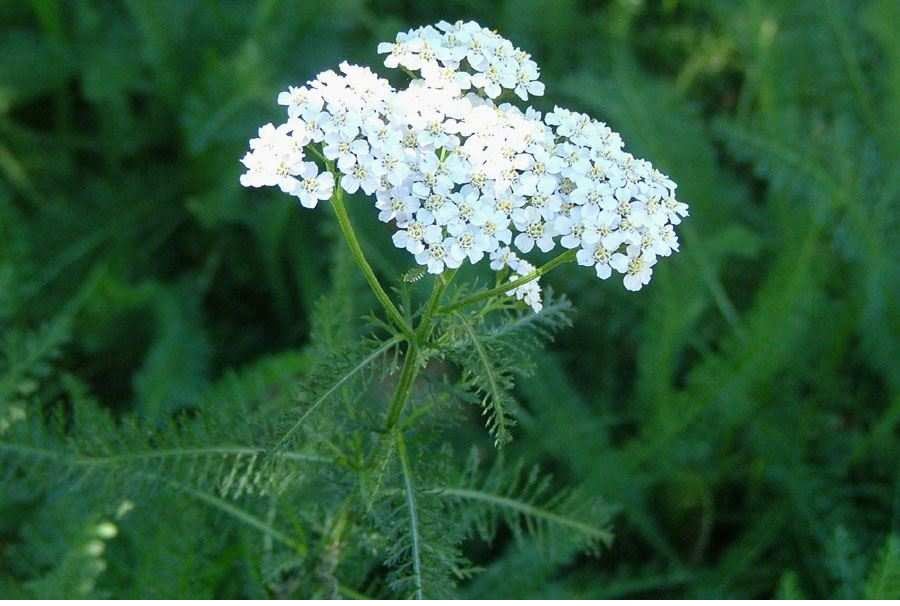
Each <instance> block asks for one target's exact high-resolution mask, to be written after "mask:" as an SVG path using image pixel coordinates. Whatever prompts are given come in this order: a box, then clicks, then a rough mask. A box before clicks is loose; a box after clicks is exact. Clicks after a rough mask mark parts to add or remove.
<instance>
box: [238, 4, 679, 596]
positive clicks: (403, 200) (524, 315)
mask: <svg viewBox="0 0 900 606" xmlns="http://www.w3.org/2000/svg"><path fill="white" fill-rule="evenodd" d="M378 52H379V53H380V54H382V55H384V65H385V66H386V67H388V68H391V69H399V70H402V71H403V72H404V73H405V74H406V75H407V76H409V83H408V85H407V86H406V88H400V89H398V88H395V87H394V86H392V85H391V84H390V83H389V82H388V81H387V80H385V79H384V78H381V77H379V76H378V75H376V74H375V73H374V72H372V71H371V70H370V69H368V68H366V67H360V66H356V65H350V64H348V63H342V64H341V65H340V67H339V70H338V71H326V72H323V73H321V74H319V75H318V76H317V77H316V78H315V79H313V80H312V81H310V82H308V83H307V84H305V85H303V86H298V87H289V88H288V90H286V91H284V92H282V93H280V94H279V95H278V103H279V104H280V105H282V106H284V108H285V110H286V113H287V119H286V121H285V122H284V123H282V124H279V125H277V126H276V125H274V124H266V125H264V126H262V127H261V128H260V129H259V133H258V137H256V138H254V139H252V140H251V141H250V150H249V152H248V153H247V154H246V155H245V156H244V157H243V159H242V162H243V165H244V166H245V167H246V172H245V173H244V174H243V175H241V183H242V184H243V185H245V186H248V187H278V188H280V190H281V191H283V192H284V193H286V194H289V195H292V196H296V197H297V199H298V200H299V202H300V205H301V206H303V207H304V208H310V209H311V208H316V207H318V206H319V204H320V203H325V204H328V205H330V206H331V208H332V209H333V211H334V213H335V216H336V218H337V222H338V225H339V226H340V229H341V232H342V234H343V236H344V239H345V240H346V241H347V244H348V245H349V249H350V252H351V253H352V256H353V258H354V260H355V262H356V264H357V265H358V267H359V268H360V269H361V270H362V273H363V275H364V276H365V278H366V280H367V282H368V284H369V286H370V287H371V289H372V292H373V293H374V295H375V297H376V298H377V299H378V301H379V303H380V304H381V306H382V308H383V309H384V312H385V314H386V316H387V321H386V322H384V321H382V320H378V319H376V320H375V325H376V326H377V327H378V329H379V331H380V332H385V331H386V332H388V333H389V334H390V336H389V337H388V338H384V337H372V339H371V340H366V341H365V342H364V343H363V347H362V351H361V352H359V353H357V354H356V355H357V357H356V358H355V360H356V361H350V360H347V363H346V364H344V363H338V364H337V368H336V370H335V372H334V374H335V375H336V376H337V378H336V379H328V381H332V382H331V383H330V384H329V383H328V381H326V382H325V383H326V385H329V386H326V387H321V388H316V387H315V383H313V387H310V388H309V391H310V392H311V393H312V394H314V397H313V398H312V399H311V402H310V407H309V408H308V409H307V410H306V411H304V412H303V413H302V415H300V416H299V418H298V419H296V420H293V421H291V425H290V428H289V429H288V430H287V431H286V432H284V433H282V434H281V437H280V438H279V439H278V441H277V444H276V446H275V447H274V449H273V452H276V453H277V452H282V451H283V450H284V449H285V448H287V447H288V446H289V445H292V444H293V445H296V446H297V447H298V448H301V449H303V450H301V453H300V454H297V453H294V454H292V456H294V457H298V456H302V457H310V456H312V457H321V456H322V453H321V452H317V451H315V450H313V451H312V452H308V449H310V448H313V449H314V448H315V445H316V444H319V443H323V442H324V443H326V444H328V448H327V449H326V450H325V451H324V453H325V455H326V456H327V457H331V456H334V454H335V453H336V452H337V453H339V454H340V458H341V460H343V461H346V462H347V463H346V464H345V465H344V466H345V467H346V468H347V470H348V473H350V474H351V475H353V476H354V477H353V478H352V479H351V478H347V479H346V481H345V482H344V483H343V484H341V485H343V486H350V487H353V486H358V487H359V489H358V491H357V490H355V489H350V490H349V491H348V492H347V494H346V497H345V500H344V501H343V503H342V504H341V505H340V506H339V507H338V511H339V512H340V513H339V514H338V515H339V516H343V517H341V518H340V519H341V520H343V521H342V522H341V524H353V525H355V526H354V527H355V528H357V529H358V530H359V531H360V532H361V533H363V534H362V535H360V536H361V537H370V538H366V539H362V538H360V539H359V540H360V541H361V542H362V543H367V542H368V541H370V540H375V545H374V546H372V547H366V546H365V545H362V546H361V548H363V549H368V551H367V553H371V552H376V553H377V552H379V550H382V549H383V550H385V552H384V553H385V556H384V560H383V563H384V564H385V565H386V566H387V567H388V569H389V570H391V573H390V575H389V576H388V584H389V585H390V586H391V588H392V589H394V590H395V591H396V592H397V593H400V594H403V595H407V596H415V597H425V596H426V595H432V596H433V595H436V594H438V595H439V594H441V593H443V591H442V590H441V587H444V586H445V584H446V583H447V581H448V579H449V582H450V584H452V583H454V582H455V580H458V579H459V578H461V577H462V576H464V575H465V574H466V573H465V572H464V571H465V570H467V564H466V563H465V562H464V560H463V558H462V556H461V552H460V546H461V544H462V542H463V540H464V539H466V537H469V536H471V534H472V533H473V532H477V533H479V535H480V536H482V537H483V538H485V539H487V540H490V539H491V538H492V537H493V536H494V534H495V531H496V528H497V524H498V522H497V516H498V515H500V516H502V518H501V519H502V520H503V521H504V524H505V525H506V526H508V527H509V528H510V529H511V530H512V531H513V534H514V535H515V536H517V537H519V536H521V535H522V534H523V533H533V534H534V535H536V538H537V539H538V540H541V537H544V538H546V537H547V536H550V537H552V538H553V541H554V542H556V541H562V543H563V544H567V545H568V549H574V550H575V551H579V550H583V549H585V548H587V549H589V550H592V549H595V548H596V547H597V546H599V544H602V543H608V542H609V540H610V534H609V533H608V532H607V531H606V529H605V528H604V526H603V525H604V523H605V522H604V521H601V520H599V519H598V515H597V510H596V509H595V508H594V505H591V501H589V500H586V499H582V498H581V497H579V496H578V495H577V494H576V493H575V492H570V491H564V490H563V491H560V490H557V489H554V488H553V487H552V484H551V483H550V480H549V479H548V478H546V477H543V476H539V475H538V474H537V472H536V471H533V472H531V473H529V474H523V473H521V472H522V468H521V466H518V467H513V468H512V469H511V470H508V469H506V467H505V466H503V465H502V458H498V460H497V465H496V466H495V468H494V469H493V471H491V472H490V474H489V475H488V476H487V478H485V479H483V480H482V479H477V478H478V472H477V466H472V465H467V466H465V471H463V472H462V476H460V475H459V473H458V472H453V468H452V465H453V457H452V448H449V447H448V448H449V451H442V453H446V454H442V456H441V457H437V458H436V457H430V456H427V453H428V452H429V451H431V450H433V448H434V446H433V445H432V444H431V443H430V442H428V440H431V439H432V438H426V437H425V436H427V435H429V434H428V427H432V426H433V427H440V426H442V425H443V424H445V423H446V422H447V420H446V418H445V417H443V416H441V415H438V414H434V413H435V411H436V410H437V409H439V408H440V407H441V406H442V405H443V404H442V403H447V402H464V403H468V402H476V403H478V404H479V405H480V407H481V409H482V415H483V417H484V419H485V423H486V426H487V428H488V430H489V432H490V434H491V436H492V438H493V440H494V444H495V446H497V447H500V446H502V445H503V444H505V443H506V442H508V441H509V440H510V439H511V436H512V428H513V427H514V425H515V424H516V412H517V411H518V410H520V409H521V407H520V406H518V405H517V404H516V402H515V400H514V398H513V395H512V389H513V386H514V379H515V378H516V377H517V376H520V375H522V374H524V373H526V372H528V370H529V368H531V367H532V364H531V361H530V359H529V357H528V356H529V354H530V353H531V350H532V349H533V347H532V346H534V345H535V344H537V343H539V342H540V340H541V339H542V338H546V337H548V336H549V335H550V334H551V333H552V331H553V330H555V329H557V328H559V327H560V326H563V325H566V324H567V322H568V318H567V312H568V309H569V307H568V303H567V301H565V299H562V298H558V297H554V296H553V295H552V293H550V291H549V290H547V291H546V292H545V291H542V288H541V286H540V284H539V278H540V277H541V276H543V275H545V274H547V273H548V272H550V271H552V270H553V269H555V268H556V267H559V266H561V265H563V264H565V263H569V262H577V263H578V264H580V265H583V266H585V267H592V268H593V270H594V272H595V273H596V275H597V277H599V278H601V279H606V278H609V277H610V276H612V275H613V273H617V274H620V275H622V276H623V280H624V285H625V288H627V289H628V290H639V289H640V288H641V287H643V286H644V285H645V284H647V283H648V282H649V281H650V278H651V275H652V271H653V267H654V265H655V263H656V261H657V259H658V258H660V257H665V256H669V255H671V254H672V253H673V252H675V251H677V250H678V239H677V237H676V234H675V231H674V226H675V225H678V224H679V223H680V221H681V220H682V218H683V217H685V216H687V206H686V205H685V204H683V203H681V202H679V201H678V200H677V199H676V197H675V184H674V183H673V182H672V181H671V180H670V179H669V178H668V177H666V176H665V175H663V174H662V173H660V172H659V171H658V170H656V169H654V168H653V167H652V166H651V165H650V163H648V162H646V161H644V160H639V159H637V158H635V157H633V156H632V155H630V154H628V153H627V152H625V151H624V150H623V143H622V139H621V137H620V136H619V135H618V134H616V133H615V132H613V131H612V130H611V129H610V128H609V127H608V126H607V125H606V124H603V123H602V122H598V121H596V120H593V119H591V118H590V117H589V116H587V115H585V114H581V113H577V112H573V111H569V110H566V109H563V108H560V107H556V108H554V109H553V111H552V112H550V113H548V114H546V115H542V114H541V113H540V112H538V111H537V110H535V109H534V108H532V107H524V108H522V107H520V106H519V105H517V103H519V102H527V101H528V100H529V99H530V98H531V97H533V96H540V95H543V94H544V85H543V83H542V82H541V81H540V69H539V68H538V66H537V64H536V63H535V61H534V60H532V58H531V57H530V56H529V55H528V53H526V52H524V51H523V50H521V49H519V48H516V47H515V46H514V45H513V44H512V43H511V42H510V41H509V40H506V39H504V38H503V37H501V36H500V35H498V34H497V33H495V32H492V31H490V30H488V29H485V28H483V27H481V26H479V25H478V24H476V23H474V22H465V23H464V22H461V21H460V22H457V23H453V24H451V23H447V22H441V23H438V24H437V25H435V26H426V27H422V28H418V29H413V30H410V31H408V32H403V33H400V34H398V35H397V37H396V39H395V41H394V42H391V43H387V42H386V43H382V44H380V45H379V46H378ZM507 99H508V100H507ZM345 194H351V195H352V194H361V195H363V196H365V197H366V198H368V200H369V202H370V203H371V204H372V206H373V207H374V208H373V210H372V212H374V213H377V216H378V218H379V220H381V221H382V222H384V223H386V224H388V225H390V227H391V230H392V234H391V239H392V241H393V244H394V245H395V246H396V247H398V248H401V249H404V250H406V251H407V252H408V253H409V254H410V255H411V257H412V259H413V260H414V263H415V268H414V269H413V270H411V271H410V272H408V273H407V274H406V276H404V280H403V281H402V282H401V283H400V285H399V286H400V291H401V293H402V295H403V297H402V299H401V300H402V301H403V304H398V303H395V302H394V300H393V299H392V298H391V296H390V295H389V294H388V292H387V291H386V290H385V288H384V287H383V286H382V284H381V282H380V280H379V278H378V277H377V276H376V274H375V272H374V270H373V269H372V267H371V266H370V265H369V262H368V260H367V258H366V255H365V252H364V251H363V248H362V246H361V245H360V242H359V240H358V238H357V236H356V233H355V230H354V228H353V225H352V223H351V220H350V215H349V213H348V212H347V208H346V206H345V201H344V197H345ZM360 197H361V196H360ZM558 249H561V250H558ZM555 250H556V251H557V253H556V255H555V256H553V257H552V258H551V259H550V260H549V261H546V262H544V263H543V264H540V265H538V264H537V263H536V262H533V261H532V260H529V259H530V258H531V256H532V255H536V254H538V253H551V252H553V251H555ZM526 256H527V258H526ZM465 264H471V265H477V264H484V265H486V266H489V267H490V268H491V269H492V270H494V271H495V272H496V283H495V285H494V286H493V287H488V288H481V289H478V288H476V287H475V286H474V285H465V284H463V285H456V286H455V287H454V288H453V289H451V288H449V287H450V285H451V283H452V281H453V279H454V277H455V276H456V273H457V270H458V269H459V268H460V267H462V266H463V265H465ZM429 274H430V275H433V276H434V278H433V287H432V292H431V294H430V296H429V297H428V298H427V300H426V301H425V302H424V303H423V304H422V305H421V307H420V308H419V309H418V310H414V309H413V308H412V303H411V302H412V300H413V297H412V291H411V288H412V287H411V286H410V284H411V283H412V282H417V281H418V280H419V279H420V278H422V277H424V276H426V275H429ZM326 315H327V314H326ZM388 352H395V355H394V357H393V359H388V358H385V368H386V372H385V373H384V375H383V376H385V377H386V376H387V375H390V374H393V373H394V372H395V371H396V370H398V367H399V374H397V378H396V381H395V386H394V390H393V395H392V396H391V397H390V400H389V402H388V403H387V410H386V413H385V414H384V420H383V426H382V427H381V428H379V429H378V430H377V431H376V432H372V431H371V429H365V430H362V431H361V432H357V433H354V434H351V435H350V436H349V437H347V438H344V434H345V433H346V431H345V430H344V429H341V430H340V432H339V433H338V434H329V436H330V437H327V438H324V439H323V437H322V435H323V433H327V432H326V430H323V429H320V428H317V427H316V426H315V425H314V423H315V422H311V421H309V420H308V419H309V418H310V415H312V414H313V413H314V412H315V411H316V409H317V408H319V407H320V406H321V405H322V404H323V402H325V401H326V400H328V399H338V395H337V394H339V393H342V392H343V391H344V390H348V389H349V390H351V391H354V392H355V393H363V391H362V390H363V389H364V379H363V378H362V371H361V369H364V368H365V367H366V366H367V365H370V364H374V361H375V360H377V359H380V358H381V356H386V354H387V353H388ZM330 354H331V352H326V357H327V355H330ZM349 357H351V358H352V356H349ZM360 358H361V359H360ZM434 359H441V360H443V361H444V364H441V365H439V366H440V367H441V368H440V369H437V368H435V369H434V373H429V375H432V376H430V377H423V378H421V379H419V374H420V371H421V370H422V369H423V368H425V367H426V366H427V365H429V362H430V361H431V360H434ZM395 361H396V362H399V361H402V363H401V364H398V363H396V362H395ZM327 366H328V364H327V363H325V367H326V368H327ZM435 366H438V365H435ZM435 374H436V375H441V374H443V375H444V376H443V379H442V380H440V381H434V380H433V378H434V375H435ZM351 381H353V382H352V383H351ZM454 384H455V387H454V386H453V385H454ZM351 386H352V387H351ZM333 404H334V403H333ZM407 408H412V411H410V412H408V414H406V415H404V411H406V409H407ZM331 414H332V415H340V414H349V415H351V416H359V415H362V416H364V417H365V419H366V420H365V422H364V423H362V424H361V426H362V427H365V428H371V427H373V426H377V425H379V424H380V421H377V420H373V419H372V418H371V415H380V414H381V413H380V412H378V410H377V407H360V406H358V402H357V401H352V402H351V403H350V405H349V410H348V409H344V412H343V413H341V412H339V411H338V410H337V409H335V410H332V412H331ZM367 415H368V416H367ZM321 417H323V418H324V417H325V415H321ZM311 423H313V424H312V425H311ZM429 424H430V425H429ZM413 429H415V433H414V434H413ZM411 435H414V436H415V440H413V439H412V438H410V436H411ZM435 435H437V434H435ZM304 439H305V441H304ZM407 439H409V441H410V445H409V446H407ZM342 441H343V443H344V446H343V447H341V446H339V445H338V444H339V443H341V442H342ZM310 445H312V446H310ZM347 451H349V452H350V453H351V454H347ZM410 452H413V453H414V454H415V455H418V456H410V454H409V453H410ZM476 455H477V452H476ZM477 458H478V457H477V456H476V457H475V459H474V460H475V461H476V462H477ZM306 473H308V472H306ZM392 474H393V475H392ZM461 477H462V478H464V479H460V478H461ZM394 481H396V482H397V484H394V486H397V485H400V486H402V491H401V492H400V494H399V497H402V498H399V497H398V495H397V493H396V489H394V492H393V493H392V492H391V491H390V489H389V488H387V486H389V485H391V483H392V482H394ZM460 483H462V484H460ZM229 485H230V483H229ZM327 485H328V486H329V487H333V486H335V482H334V481H333V479H332V478H331V476H329V477H328V483H327ZM429 486H430V488H429ZM329 490H331V488H329ZM463 505H465V507H463ZM351 512H354V513H353V515H362V516H363V519H362V520H356V521H355V522H350V521H349V520H350V519H351V518H352V516H351ZM366 520H369V521H370V522H372V521H374V524H375V527H374V529H373V527H372V525H371V524H370V525H368V526H366V525H365V523H366ZM451 520H455V522H453V521H451ZM473 521H474V522H473ZM331 523H333V522H326V523H325V526H326V527H328V526H329V524H331ZM473 523H474V526H473ZM545 526H552V527H553V529H554V530H553V532H545V531H544V530H543V528H544V527H545ZM341 527H343V526H341ZM372 537H374V539H372ZM563 537H568V538H566V539H563ZM376 539H377V540H376ZM331 540H332V538H323V542H326V544H330V543H327V541H331ZM425 543H427V544H428V546H427V547H425V546H423V545H424V544H425ZM571 553H574V551H573V552H571ZM442 579H443V580H442Z"/></svg>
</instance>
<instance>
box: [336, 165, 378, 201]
mask: <svg viewBox="0 0 900 606" xmlns="http://www.w3.org/2000/svg"><path fill="white" fill-rule="evenodd" d="M381 174H382V173H381V172H380V168H379V166H378V163H376V162H374V161H373V160H372V159H371V158H369V157H368V156H362V157H358V158H356V161H355V162H354V164H353V166H352V168H350V171H349V172H348V173H346V174H344V176H343V177H341V187H342V188H343V189H344V191H345V192H347V193H348V194H355V193H356V192H357V190H359V189H362V190H363V191H364V192H365V193H366V195H367V196H371V195H372V194H373V193H375V191H376V190H377V189H379V188H380V186H381Z"/></svg>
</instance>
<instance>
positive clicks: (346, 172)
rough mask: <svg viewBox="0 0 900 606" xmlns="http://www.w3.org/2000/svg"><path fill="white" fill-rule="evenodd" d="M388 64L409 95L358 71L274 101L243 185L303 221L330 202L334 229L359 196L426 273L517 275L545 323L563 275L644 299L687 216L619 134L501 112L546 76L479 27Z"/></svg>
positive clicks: (398, 55)
mask: <svg viewBox="0 0 900 606" xmlns="http://www.w3.org/2000/svg"><path fill="white" fill-rule="evenodd" d="M378 52H379V53H381V54H384V55H385V59H384V65H385V66H386V67H388V68H393V69H402V70H403V71H404V72H406V73H407V74H409V76H410V77H411V81H410V83H409V85H408V86H407V87H406V88H405V89H399V90H398V89H395V88H394V87H392V86H391V85H390V84H389V83H388V82H387V80H385V79H383V78H380V77H379V76H377V75H376V74H375V73H373V72H372V71H371V70H370V69H368V68H366V67H359V66H355V65H350V64H348V63H342V64H341V65H340V68H339V69H340V71H339V73H338V72H334V71H326V72H323V73H321V74H319V75H318V76H317V77H316V78H315V79H314V80H312V81H311V82H309V83H307V84H306V85H304V86H300V87H290V88H289V89H288V90H287V91H285V92H282V93H280V94H279V95H278V103H279V104H280V105H283V106H285V107H286V110H287V121H286V122H285V123H283V124H281V125H279V126H277V127H276V126H274V125H272V124H266V125H265V126H263V127H261V128H260V129H259V136H258V137H257V138H255V139H252V140H251V141H250V151H249V152H248V153H247V154H246V155H245V156H244V158H243V159H242V162H243V164H244V166H245V167H246V169H247V172H246V173H244V174H243V175H242V176H241V183H242V184H243V185H245V186H249V187H262V186H277V187H279V188H281V190H282V191H284V192H285V193H287V194H290V195H293V196H296V197H297V198H298V199H299V201H300V204H301V205H302V206H304V207H305V208H315V207H316V206H317V205H318V203H319V202H320V201H325V200H329V199H331V200H332V203H333V205H334V207H335V210H336V211H337V212H338V213H339V215H345V213H344V210H343V202H342V193H343V192H346V193H348V194H355V193H357V192H359V191H362V192H363V193H364V194H365V195H367V196H369V197H370V199H371V200H372V201H373V202H374V206H375V208H376V210H377V211H378V218H379V219H380V220H381V221H383V222H385V223H389V224H391V225H392V227H393V229H394V233H393V236H392V239H393V242H394V245H395V246H397V247H398V248H402V249H405V250H407V251H408V252H409V253H410V254H411V255H412V256H413V258H414V259H415V262H416V263H418V264H419V265H421V266H423V267H424V268H426V269H427V271H428V272H429V273H431V274H443V273H445V272H447V271H448V270H454V269H456V268H459V267H460V266H462V265H463V264H464V263H467V262H468V263H471V264H476V263H480V262H483V261H487V262H488V263H490V266H491V268H492V269H494V270H497V271H502V270H508V271H511V272H512V273H513V275H514V276H515V277H514V279H513V280H512V281H511V282H510V283H509V284H508V285H507V286H508V287H509V288H508V289H507V290H506V291H502V292H504V293H510V294H511V295H512V296H514V297H515V298H516V299H519V300H522V301H524V302H526V303H527V304H528V305H529V306H530V307H532V308H533V309H534V310H536V311H537V310H540V308H541V305H542V298H541V289H540V287H539V286H538V283H537V280H538V278H539V277H540V276H541V275H543V274H545V273H546V272H547V271H548V269H550V268H552V267H555V266H557V265H559V264H560V263H563V262H567V261H573V260H574V261H577V262H578V264H579V265H583V266H586V267H593V268H594V271H595V272H596V275H597V277H599V278H601V279H606V278H609V277H610V276H611V275H612V274H613V273H614V272H616V273H619V274H621V275H622V276H623V277H624V285H625V288H627V289H628V290H640V289H641V287H642V286H644V285H645V284H647V283H648V282H649V281H650V278H651V275H652V272H653V266H654V265H655V264H656V262H657V260H658V259H659V257H665V256H669V255H671V254H672V253H673V252H675V251H677V250H678V238H677V236H676V234H675V230H674V226H675V225H678V224H679V223H680V222H681V219H682V218H683V217H685V216H687V214H688V212H687V205H686V204H684V203H682V202H679V201H678V200H677V199H676V197H675V189H676V185H675V183H673V182H672V180H671V179H669V178H668V177H666V176H665V175H664V174H662V173H661V172H659V171H658V170H656V169H655V168H653V166H652V165H651V164H650V163H649V162H647V161H645V160H640V159H638V158H635V157H634V156H632V155H631V154H629V153H628V152H626V151H624V149H623V142H622V138H621V137H620V136H619V135H618V134H617V133H616V132H614V131H613V130H611V129H610V128H609V127H608V126H607V125H606V124H604V123H602V122H599V121H597V120H594V119H592V118H590V117H589V116H587V115H585V114H581V113H578V112H573V111H569V110H567V109H563V108H560V107H556V108H554V110H553V111H552V112H549V113H548V114H546V115H544V116H542V115H541V113H540V112H538V111H537V110H535V109H533V108H532V107H526V108H525V109H522V108H520V107H518V106H517V105H515V104H514V103H511V102H504V101H502V99H503V97H504V96H506V94H507V93H508V96H510V97H512V98H513V99H519V100H521V101H527V100H528V99H529V97H530V96H539V95H543V94H544V85H543V83H541V82H540V80H539V78H540V70H539V68H538V66H537V64H536V63H535V62H534V60H532V58H531V57H530V55H529V54H528V53H526V52H525V51H523V50H521V49H519V48H516V47H515V46H513V44H512V43H511V42H510V41H509V40H506V39H504V38H503V37H501V36H500V35H499V34H497V33H496V32H493V31H490V30H488V29H486V28H483V27H481V26H480V25H478V24H477V23H474V22H471V21H470V22H465V23H464V22H462V21H460V22H457V23H453V24H451V23H447V22H440V23H438V24H437V25H436V26H426V27H422V28H418V29H413V30H410V31H408V32H405V33H400V34H398V35H397V38H396V40H395V41H394V42H393V43H387V42H386V43H382V44H379V45H378ZM343 223H344V222H343V221H342V225H343ZM346 227H348V228H349V223H347V225H346ZM345 235H348V233H347V232H346V230H345ZM557 248H563V249H565V252H563V253H562V254H561V255H559V256H558V257H557V258H556V259H554V260H553V261H551V262H550V263H548V264H547V265H545V266H540V267H535V266H533V265H532V264H531V263H530V262H528V261H526V260H525V259H524V258H523V257H522V255H526V254H529V253H531V252H532V251H533V250H535V249H537V250H539V251H541V252H543V253H549V252H551V251H553V250H554V249H557ZM548 266H550V267H549V268H548ZM532 282H533V284H532Z"/></svg>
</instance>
